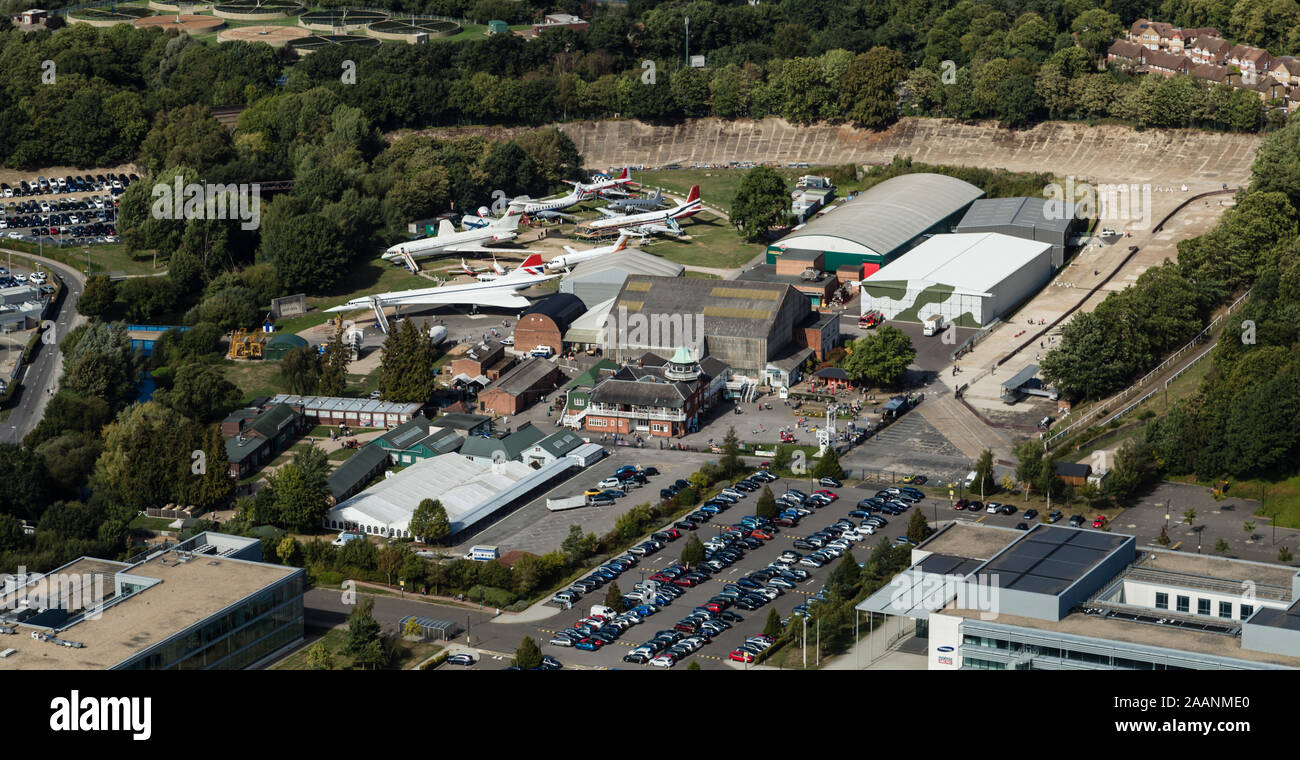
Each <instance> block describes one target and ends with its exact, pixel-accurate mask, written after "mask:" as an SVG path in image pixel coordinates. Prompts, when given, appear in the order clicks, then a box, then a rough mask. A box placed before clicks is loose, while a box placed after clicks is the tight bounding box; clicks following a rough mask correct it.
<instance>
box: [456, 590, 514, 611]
mask: <svg viewBox="0 0 1300 760" xmlns="http://www.w3.org/2000/svg"><path fill="white" fill-rule="evenodd" d="M466 596H467V597H469V600H470V601H471V602H482V603H483V604H488V605H491V606H493V607H505V606H508V605H509V604H510V603H511V602H513V601H514V600H515V595H514V593H513V592H510V591H507V590H505V589H503V588H497V587H496V586H481V585H480V586H474V587H473V588H471V589H470V590H469V593H468V594H466Z"/></svg>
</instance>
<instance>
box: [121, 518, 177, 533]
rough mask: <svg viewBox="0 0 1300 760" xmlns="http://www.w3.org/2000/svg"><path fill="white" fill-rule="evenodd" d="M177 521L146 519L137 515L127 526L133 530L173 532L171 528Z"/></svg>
mask: <svg viewBox="0 0 1300 760" xmlns="http://www.w3.org/2000/svg"><path fill="white" fill-rule="evenodd" d="M173 522H175V520H168V519H167V518H165V517H146V516H145V515H137V516H136V518H135V519H134V520H132V521H131V522H129V523H127V524H126V527H128V528H130V529H131V530H155V531H158V530H171V528H170V527H169V526H170V525H171V524H172V523H173Z"/></svg>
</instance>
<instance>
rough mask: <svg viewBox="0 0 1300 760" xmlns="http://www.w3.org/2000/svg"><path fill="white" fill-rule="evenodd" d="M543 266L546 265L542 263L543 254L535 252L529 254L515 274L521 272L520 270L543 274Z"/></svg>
mask: <svg viewBox="0 0 1300 760" xmlns="http://www.w3.org/2000/svg"><path fill="white" fill-rule="evenodd" d="M543 268H544V265H543V264H542V256H541V254H538V253H534V254H531V255H529V257H528V258H526V259H524V263H522V264H520V265H519V268H518V269H516V270H515V274H519V273H520V272H524V273H527V274H541V273H542V272H543Z"/></svg>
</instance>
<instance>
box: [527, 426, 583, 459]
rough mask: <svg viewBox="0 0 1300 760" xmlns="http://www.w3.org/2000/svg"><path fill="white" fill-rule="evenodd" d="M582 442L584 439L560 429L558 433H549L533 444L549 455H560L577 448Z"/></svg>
mask: <svg viewBox="0 0 1300 760" xmlns="http://www.w3.org/2000/svg"><path fill="white" fill-rule="evenodd" d="M583 443H585V441H583V440H582V439H581V438H579V437H578V436H576V435H574V434H573V433H571V432H569V431H568V430H562V431H560V432H558V433H552V434H551V435H548V436H546V437H545V438H543V439H542V440H540V441H538V442H537V443H535V444H533V445H534V446H540V447H542V449H544V450H545V451H546V452H547V453H548V454H550V455H551V456H554V457H562V456H564V455H565V454H568V453H569V452H570V451H573V450H574V449H576V448H578V447H579V446H581V445H582V444H583ZM530 448H531V447H530Z"/></svg>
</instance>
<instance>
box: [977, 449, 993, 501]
mask: <svg viewBox="0 0 1300 760" xmlns="http://www.w3.org/2000/svg"><path fill="white" fill-rule="evenodd" d="M996 490H997V481H996V480H994V478H993V450H992V449H984V450H983V451H981V452H980V458H979V459H977V460H975V480H974V481H973V482H972V483H971V486H970V491H971V493H977V494H980V495H981V496H985V495H988V494H991V493H993V492H994V491H996Z"/></svg>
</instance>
